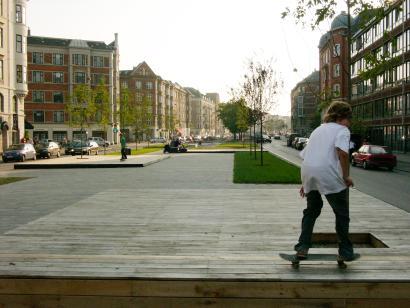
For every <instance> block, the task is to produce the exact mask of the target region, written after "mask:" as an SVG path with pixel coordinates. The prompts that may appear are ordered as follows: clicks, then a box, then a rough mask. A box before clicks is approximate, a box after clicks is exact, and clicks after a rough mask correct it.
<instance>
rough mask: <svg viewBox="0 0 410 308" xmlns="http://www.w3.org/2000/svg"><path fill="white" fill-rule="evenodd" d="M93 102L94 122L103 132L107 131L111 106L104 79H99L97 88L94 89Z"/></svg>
mask: <svg viewBox="0 0 410 308" xmlns="http://www.w3.org/2000/svg"><path fill="white" fill-rule="evenodd" d="M94 101H95V109H96V113H95V120H96V123H98V124H100V125H101V126H102V127H103V128H104V132H106V131H107V126H108V124H110V123H111V105H110V94H109V92H108V89H107V86H106V85H105V81H104V79H101V80H100V82H99V84H98V85H97V87H96V88H95V89H94Z"/></svg>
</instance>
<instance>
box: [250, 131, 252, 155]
mask: <svg viewBox="0 0 410 308" xmlns="http://www.w3.org/2000/svg"><path fill="white" fill-rule="evenodd" d="M249 157H252V126H250V125H249Z"/></svg>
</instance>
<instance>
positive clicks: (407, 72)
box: [351, 0, 410, 151]
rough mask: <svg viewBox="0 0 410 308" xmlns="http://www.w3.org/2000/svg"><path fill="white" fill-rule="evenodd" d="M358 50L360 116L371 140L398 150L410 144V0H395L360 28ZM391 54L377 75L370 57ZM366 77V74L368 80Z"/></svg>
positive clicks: (356, 110)
mask: <svg viewBox="0 0 410 308" xmlns="http://www.w3.org/2000/svg"><path fill="white" fill-rule="evenodd" d="M351 54H352V62H351V63H352V64H351V73H352V108H353V115H354V118H356V119H357V120H359V121H361V122H362V123H363V124H364V125H365V126H366V128H367V136H364V137H367V138H369V139H370V142H372V143H376V144H382V145H387V146H390V147H392V148H393V150H396V151H409V149H410V143H409V137H410V0H404V1H403V0H400V1H395V2H393V4H392V5H391V6H390V7H389V8H388V9H385V10H384V11H383V16H382V17H375V18H373V20H371V21H369V22H368V23H367V25H366V26H365V27H363V28H361V29H360V30H359V31H357V32H356V33H355V35H354V36H353V40H352V45H351ZM369 54H372V55H374V56H376V57H377V58H378V59H379V60H381V59H382V58H387V59H388V60H385V61H384V63H383V65H382V66H381V68H380V67H379V68H378V69H377V68H376V69H373V72H374V73H373V74H370V75H367V76H366V75H363V74H360V73H361V72H365V71H367V70H368V69H369V63H366V56H367V55H369ZM365 78H366V79H365Z"/></svg>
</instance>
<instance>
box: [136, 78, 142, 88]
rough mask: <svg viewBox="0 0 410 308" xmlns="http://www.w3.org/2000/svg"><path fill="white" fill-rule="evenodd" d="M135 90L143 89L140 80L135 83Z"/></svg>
mask: <svg viewBox="0 0 410 308" xmlns="http://www.w3.org/2000/svg"><path fill="white" fill-rule="evenodd" d="M135 88H136V89H141V88H142V82H141V81H139V80H137V81H136V82H135Z"/></svg>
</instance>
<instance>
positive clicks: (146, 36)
mask: <svg viewBox="0 0 410 308" xmlns="http://www.w3.org/2000/svg"><path fill="white" fill-rule="evenodd" d="M292 2H293V3H294V2H295V0H288V1H283V0H149V1H148V0H116V1H112V0H70V1H67V0H30V1H29V2H28V9H27V23H28V26H29V28H30V30H31V35H34V36H47V37H58V38H71V39H85V40H93V41H104V42H106V43H107V44H108V43H111V42H112V41H113V40H114V33H118V35H119V47H120V69H121V70H126V69H132V68H133V67H135V66H137V65H138V64H139V63H141V62H142V61H146V62H147V63H148V65H149V66H150V67H151V68H152V69H153V71H154V72H155V73H156V74H157V75H160V76H161V77H162V78H163V79H166V80H171V81H173V82H177V83H179V84H180V85H182V86H184V87H194V88H196V89H198V90H199V91H201V92H202V93H204V94H205V93H208V92H218V93H219V94H220V97H221V100H222V101H228V100H229V99H230V98H231V96H230V93H231V92H230V89H231V88H239V84H240V82H241V80H242V76H243V75H244V74H245V72H246V63H247V61H248V60H249V59H259V60H261V61H264V60H265V59H273V62H272V63H273V68H274V69H275V71H276V72H278V73H279V74H280V76H281V78H282V80H283V83H284V87H283V89H282V90H281V93H280V95H279V97H278V102H277V104H276V106H275V108H273V109H272V110H271V113H272V114H280V115H290V92H291V90H292V88H293V87H295V85H296V84H297V83H298V82H299V81H301V80H302V79H304V78H305V77H307V76H308V75H309V74H310V73H312V72H313V71H314V70H315V69H316V70H317V69H318V65H319V55H318V48H317V46H318V43H319V39H320V37H321V35H322V34H324V33H325V32H326V31H327V30H328V28H329V27H330V21H326V22H324V24H322V25H321V29H318V30H315V31H312V30H311V29H310V28H309V27H305V28H304V27H303V26H301V25H296V24H295V22H294V20H292V19H286V20H283V19H281V12H282V11H283V10H284V8H285V6H287V5H292Z"/></svg>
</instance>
